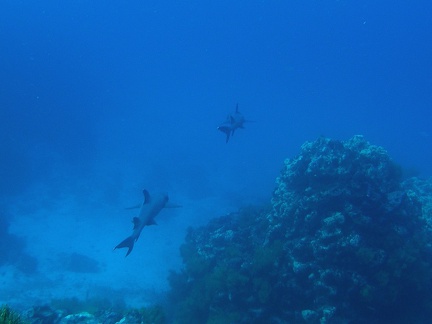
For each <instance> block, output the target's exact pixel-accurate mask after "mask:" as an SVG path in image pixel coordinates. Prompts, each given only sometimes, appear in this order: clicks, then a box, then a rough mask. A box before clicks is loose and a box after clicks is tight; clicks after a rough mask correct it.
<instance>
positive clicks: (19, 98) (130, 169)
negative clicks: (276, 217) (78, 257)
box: [0, 0, 432, 304]
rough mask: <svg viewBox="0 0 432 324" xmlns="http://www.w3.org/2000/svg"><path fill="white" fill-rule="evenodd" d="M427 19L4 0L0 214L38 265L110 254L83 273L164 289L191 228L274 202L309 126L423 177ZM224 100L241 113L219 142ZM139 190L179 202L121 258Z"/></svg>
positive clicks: (220, 5) (386, 8) (373, 8)
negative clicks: (363, 145) (358, 138)
mask: <svg viewBox="0 0 432 324" xmlns="http://www.w3.org/2000/svg"><path fill="white" fill-rule="evenodd" d="M431 16H432V4H431V3H430V2H428V1H424V0H420V1H413V2H406V1H401V0H396V1H370V0H367V1H361V2H354V1H347V0H339V1H336V0H332V1H310V0H308V1H264V0H261V1H225V0H223V1H169V0H165V1H145V2H143V1H127V2H118V1H91V2H89V1H62V2H58V1H57V2H56V1H45V0H43V1H36V2H30V1H9V0H5V1H2V2H1V3H0V37H1V51H0V68H1V72H0V141H1V142H0V145H1V155H0V176H1V182H0V195H1V197H2V198H1V203H2V205H3V210H4V215H2V217H6V218H7V220H8V222H9V223H10V231H11V232H13V233H16V234H17V235H19V236H20V237H24V238H25V239H26V245H27V247H28V249H29V253H30V254H31V255H36V258H37V259H38V263H39V264H41V267H42V268H43V269H45V271H46V272H49V271H53V273H61V269H60V270H59V267H58V264H57V263H56V262H54V264H55V265H53V264H52V263H49V262H50V261H49V258H53V255H58V254H59V255H62V257H59V260H63V259H62V258H64V253H66V252H67V253H69V252H73V253H75V252H79V253H82V254H85V255H90V256H91V257H92V258H95V259H97V260H98V261H99V262H101V263H102V264H105V266H106V267H105V270H104V271H105V272H102V273H105V275H100V277H104V279H103V280H101V279H100V281H101V282H98V280H99V279H97V280H95V282H96V283H94V282H93V281H92V284H91V286H92V287H94V286H98V287H99V286H101V287H102V286H103V287H105V286H107V285H108V283H109V282H110V280H115V281H116V289H118V290H121V289H123V288H124V286H126V287H130V286H131V283H130V282H127V281H125V282H122V281H120V280H119V279H118V278H123V277H127V276H129V278H132V279H131V281H132V280H135V278H144V279H143V282H144V284H143V286H145V287H150V288H149V289H155V290H156V291H158V289H159V288H160V286H162V287H163V286H164V284H163V283H164V282H165V280H166V274H167V273H168V269H169V268H170V267H176V266H178V265H179V264H180V259H179V256H178V247H179V245H180V244H181V241H182V239H183V237H184V235H185V229H186V228H187V227H188V226H192V225H197V224H204V223H205V222H206V221H208V220H209V219H211V218H212V217H215V216H220V215H221V214H224V213H228V212H230V211H233V210H235V209H236V208H238V207H240V206H243V205H248V204H266V203H268V202H269V201H270V198H271V194H272V190H273V189H274V181H275V178H276V177H277V176H278V174H279V172H280V170H281V167H282V164H283V160H284V159H285V158H289V157H292V156H294V155H295V154H296V153H297V152H298V151H299V149H300V146H301V145H302V144H303V143H304V142H305V141H311V140H315V139H316V138H318V137H319V136H326V137H330V138H335V139H340V140H346V139H348V138H350V137H352V136H353V135H357V134H361V135H364V136H365V138H366V139H367V140H368V141H370V142H371V143H373V144H376V145H380V146H383V147H384V148H385V149H386V150H387V151H388V152H389V155H390V156H391V157H392V158H393V159H394V161H395V162H397V163H399V164H400V165H401V166H402V167H403V169H404V170H405V172H406V173H407V174H409V175H413V174H415V175H420V176H422V177H429V176H431V175H432V151H431V148H432V130H431V120H432V116H431V112H430V110H431V108H432V107H431V102H432V77H431V76H432V60H431V57H432V42H431V39H432V24H431V20H430V17H431ZM236 104H238V106H239V110H240V112H241V113H242V114H243V115H244V116H245V118H246V119H247V120H248V121H247V122H246V123H245V127H244V129H238V130H237V131H236V132H235V134H234V136H233V137H232V138H231V139H230V141H229V142H228V143H225V135H224V134H223V133H221V132H219V131H218V130H217V126H218V125H219V124H221V123H222V122H224V121H225V119H226V116H227V115H228V114H230V113H233V112H234V111H235V107H236ZM144 188H146V189H148V190H149V191H150V192H152V191H166V192H168V193H169V196H170V199H171V201H173V202H176V203H178V204H182V205H183V206H184V207H183V209H181V210H178V209H177V210H173V211H163V213H164V216H162V215H161V217H160V218H161V220H160V221H158V222H159V223H160V225H159V226H158V227H157V228H156V229H153V228H146V229H145V231H144V232H143V234H142V237H141V238H140V241H138V242H137V247H136V248H135V250H134V252H133V253H132V254H131V256H129V257H128V259H127V260H124V258H123V253H122V252H120V253H111V249H112V248H113V247H114V246H115V245H116V244H117V243H118V242H119V241H120V240H121V239H123V238H124V237H126V236H127V235H128V233H129V232H130V230H131V228H130V227H131V224H130V218H131V217H132V216H133V213H132V214H131V213H130V212H125V211H124V209H123V208H124V207H129V206H131V205H134V204H136V203H138V202H140V201H141V200H142V193H141V192H142V189H144ZM47 233H49V235H47ZM41 237H43V238H41ZM83 237H85V238H86V240H88V241H85V243H83ZM168 238H169V239H168ZM140 245H141V246H140ZM32 249H33V250H32ZM75 250H77V251H75ZM44 251H45V252H46V254H44ZM139 255H141V256H142V255H145V256H144V257H143V258H144V259H142V260H140V261H138V256H139ZM133 257H135V259H132V258H133ZM129 259H132V261H131V260H129ZM134 262H137V263H136V264H139V265H141V263H139V262H142V263H143V264H146V269H148V272H147V273H146V272H145V271H147V270H144V273H143V270H142V268H140V270H139V271H138V270H137V266H136V264H135V263H134ZM149 263H150V265H149ZM44 264H45V265H44ZM44 267H45V268H44ZM49 269H51V270H49ZM125 273H126V274H127V275H125ZM45 275H46V276H47V277H49V280H50V282H51V283H52V287H53V291H56V294H57V295H56V294H54V293H53V294H54V295H55V296H61V289H60V288H58V286H57V285H56V284H55V283H53V282H56V280H60V279H59V278H58V275H57V274H55V276H54V277H55V278H52V277H50V276H49V274H47V273H45ZM70 276H71V275H70ZM4 277H5V278H8V275H7V274H5V275H4ZM110 278H111V279H110ZM112 278H114V279H112ZM155 278H158V280H159V282H161V284H160V285H159V284H155V285H154V286H153V283H154V282H155V281H156V280H155ZM22 280H23V284H24V283H26V282H27V281H25V280H27V279H22ZM71 280H72V279H71ZM77 280H78V281H80V280H83V281H85V280H87V279H83V278H81V277H80V279H76V278H75V277H74V279H73V282H74V283H76V281H77ZM89 280H90V279H89ZM5 282H8V281H7V280H6V279H5ZM38 282H41V281H40V280H39V281H37V280H34V281H33V283H34V286H35V287H36V286H38ZM134 283H135V284H136V282H135V281H134ZM147 283H152V284H147ZM5 285H6V284H5ZM81 286H85V284H83V283H81ZM5 287H6V286H5ZM6 288H8V286H7V287H6ZM6 288H5V289H6ZM8 289H9V288H8ZM35 289H36V288H35ZM84 290H86V291H88V290H89V288H88V287H84ZM3 291H6V290H3ZM59 291H60V292H59ZM69 293H70V292H69V291H68V292H67V293H65V296H69ZM8 294H9V293H8ZM33 297H34V296H30V297H29V300H32V298H33ZM8 298H9V299H13V300H15V301H16V299H17V298H18V297H16V295H15V294H14V291H13V290H10V294H9V295H7V296H6V295H4V296H1V293H0V301H7V299H8ZM41 298H42V299H44V298H49V296H47V297H41ZM16 303H17V304H18V302H16Z"/></svg>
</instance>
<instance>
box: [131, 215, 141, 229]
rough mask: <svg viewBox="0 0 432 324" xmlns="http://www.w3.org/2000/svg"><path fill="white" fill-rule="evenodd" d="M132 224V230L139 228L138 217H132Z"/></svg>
mask: <svg viewBox="0 0 432 324" xmlns="http://www.w3.org/2000/svg"><path fill="white" fill-rule="evenodd" d="M132 223H133V224H134V227H133V229H137V228H138V227H139V226H140V224H141V222H140V220H139V218H138V217H134V218H133V219H132Z"/></svg>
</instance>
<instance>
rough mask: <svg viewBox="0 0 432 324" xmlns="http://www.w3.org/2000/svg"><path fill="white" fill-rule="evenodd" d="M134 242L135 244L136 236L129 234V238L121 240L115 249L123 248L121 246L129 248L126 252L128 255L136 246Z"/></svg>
mask: <svg viewBox="0 0 432 324" xmlns="http://www.w3.org/2000/svg"><path fill="white" fill-rule="evenodd" d="M134 244H135V239H134V237H133V236H129V237H128V238H127V239H125V240H123V241H121V242H120V243H119V244H118V245H117V246H116V247H115V248H114V250H115V249H121V248H126V247H127V248H128V251H127V253H126V256H128V255H129V254H130V253H131V252H132V250H133V247H134Z"/></svg>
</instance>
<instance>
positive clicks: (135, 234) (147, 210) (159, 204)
mask: <svg viewBox="0 0 432 324" xmlns="http://www.w3.org/2000/svg"><path fill="white" fill-rule="evenodd" d="M143 194H144V202H143V203H142V205H141V209H140V212H139V215H138V217H134V218H133V220H132V222H133V224H134V227H133V230H132V235H131V236H129V237H128V238H126V239H125V240H123V241H122V242H120V243H119V244H118V245H117V246H116V247H115V248H114V250H115V249H121V248H128V251H127V253H126V256H128V255H129V254H130V253H131V252H132V249H133V247H134V244H135V242H136V241H137V240H138V238H139V236H140V234H141V231H142V230H143V228H144V227H145V226H149V225H156V222H155V220H154V219H155V217H156V216H157V215H158V214H159V212H160V211H161V210H162V209H163V208H164V207H166V205H167V203H168V195H166V194H159V195H154V196H150V194H149V192H148V191H147V190H145V189H144V190H143ZM175 207H178V206H175Z"/></svg>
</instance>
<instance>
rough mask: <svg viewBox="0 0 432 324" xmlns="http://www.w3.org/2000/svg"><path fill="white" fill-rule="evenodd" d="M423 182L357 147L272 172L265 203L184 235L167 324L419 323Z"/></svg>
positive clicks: (315, 148)
mask: <svg viewBox="0 0 432 324" xmlns="http://www.w3.org/2000/svg"><path fill="white" fill-rule="evenodd" d="M431 211H432V182H431V181H427V180H419V179H416V178H412V179H407V180H403V177H402V171H401V168H400V167H399V166H397V165H396V164H395V163H394V162H393V161H392V160H391V158H390V157H389V155H388V154H387V152H386V151H385V150H384V149H383V148H381V147H379V146H374V145H371V144H370V143H368V142H367V141H366V140H365V139H364V138H363V137H362V136H355V137H353V138H351V139H350V140H348V141H337V140H332V139H328V138H319V139H318V140H316V141H314V142H307V143H305V144H304V145H303V146H302V147H301V152H300V153H299V154H298V155H297V156H296V157H294V158H292V159H288V160H286V161H285V163H284V167H283V170H282V172H281V174H280V176H279V177H278V179H277V181H276V189H275V190H274V193H273V198H272V201H271V204H270V205H269V206H268V207H266V208H256V207H248V208H243V209H241V210H240V211H239V212H238V213H233V214H230V215H227V216H224V217H221V218H218V219H215V220H213V221H211V222H210V223H209V224H208V225H207V226H204V227H201V228H197V229H190V230H189V232H188V234H187V237H186V241H185V243H184V244H183V245H182V247H181V255H182V258H183V261H184V269H183V270H182V271H180V272H172V273H171V275H170V277H169V281H170V284H171V287H172V290H171V293H170V298H171V301H172V303H173V310H172V312H173V315H172V317H173V318H174V320H173V321H174V322H176V323H321V324H323V323H428V321H429V319H430V318H431V315H432V289H431V288H432V286H431V284H432V235H431V234H432V233H431V226H432V214H431Z"/></svg>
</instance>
